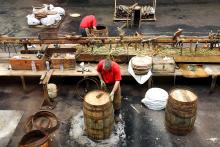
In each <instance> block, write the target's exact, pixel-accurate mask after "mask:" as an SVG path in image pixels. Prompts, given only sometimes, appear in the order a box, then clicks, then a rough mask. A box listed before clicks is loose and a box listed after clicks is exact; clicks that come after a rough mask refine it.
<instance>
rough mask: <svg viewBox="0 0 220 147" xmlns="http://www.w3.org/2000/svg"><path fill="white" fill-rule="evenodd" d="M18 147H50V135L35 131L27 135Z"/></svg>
mask: <svg viewBox="0 0 220 147" xmlns="http://www.w3.org/2000/svg"><path fill="white" fill-rule="evenodd" d="M18 147H48V135H47V134H45V133H44V132H42V131H40V130H33V131H30V132H28V133H27V134H25V135H24V136H23V137H22V139H21V141H20V142H19V145H18Z"/></svg>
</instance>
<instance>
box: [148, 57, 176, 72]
mask: <svg viewBox="0 0 220 147" xmlns="http://www.w3.org/2000/svg"><path fill="white" fill-rule="evenodd" d="M175 67H176V64H175V61H174V59H173V57H153V64H152V72H154V73H174V72H175Z"/></svg>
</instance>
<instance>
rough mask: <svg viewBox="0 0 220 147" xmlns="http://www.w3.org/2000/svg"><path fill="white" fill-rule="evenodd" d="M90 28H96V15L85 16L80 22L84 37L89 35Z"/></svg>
mask: <svg viewBox="0 0 220 147" xmlns="http://www.w3.org/2000/svg"><path fill="white" fill-rule="evenodd" d="M89 29H96V18H95V16H94V15H88V16H85V17H84V18H83V19H82V21H81V23H80V32H81V34H82V36H83V37H87V34H90V33H89Z"/></svg>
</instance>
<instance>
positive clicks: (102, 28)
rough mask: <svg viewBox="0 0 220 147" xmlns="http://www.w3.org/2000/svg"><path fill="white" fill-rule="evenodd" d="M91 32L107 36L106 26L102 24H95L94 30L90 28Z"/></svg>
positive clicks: (97, 35) (98, 35) (99, 35)
mask: <svg viewBox="0 0 220 147" xmlns="http://www.w3.org/2000/svg"><path fill="white" fill-rule="evenodd" d="M91 34H92V35H94V36H96V37H108V28H107V27H106V26H103V25H97V26H96V30H94V29H92V30H91Z"/></svg>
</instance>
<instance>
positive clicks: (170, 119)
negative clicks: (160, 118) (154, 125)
mask: <svg viewBox="0 0 220 147" xmlns="http://www.w3.org/2000/svg"><path fill="white" fill-rule="evenodd" d="M196 110H197V96H196V94H195V93H193V92H192V91H191V90H189V89H187V88H182V89H180V88H175V89H172V90H171V91H170V93H169V99H168V102H167V106H166V110H165V123H166V128H167V130H168V131H169V132H171V133H173V134H176V135H186V134H187V133H189V132H191V131H192V129H193V126H194V123H195V120H196Z"/></svg>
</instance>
